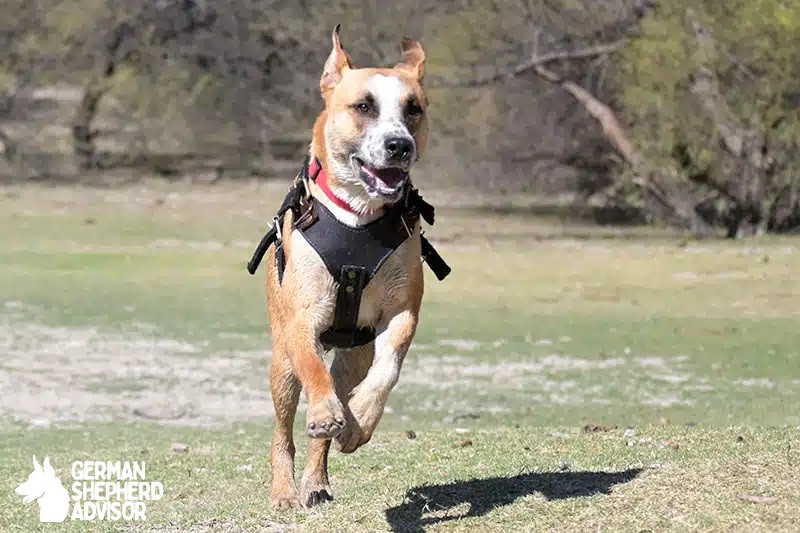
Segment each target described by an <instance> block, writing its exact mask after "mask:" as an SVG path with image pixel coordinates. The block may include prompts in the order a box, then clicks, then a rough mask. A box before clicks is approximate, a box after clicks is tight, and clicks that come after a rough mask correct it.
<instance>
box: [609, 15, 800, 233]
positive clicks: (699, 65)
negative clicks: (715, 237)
mask: <svg viewBox="0 0 800 533" xmlns="http://www.w3.org/2000/svg"><path fill="white" fill-rule="evenodd" d="M797 50H800V3H798V2H796V1H793V0H729V1H727V2H717V1H715V0H704V1H699V2H698V1H695V0H672V1H670V2H662V3H661V4H660V5H659V7H658V8H657V9H655V10H654V11H652V13H651V14H650V16H648V17H647V18H646V19H644V20H643V22H642V25H641V34H640V35H639V36H638V37H637V38H635V39H633V40H632V41H631V44H630V46H629V47H628V48H626V49H625V50H624V51H623V52H621V57H620V68H619V70H618V73H617V76H616V82H617V86H618V88H619V94H620V103H621V105H622V107H623V109H624V113H625V116H626V118H628V120H629V122H630V123H631V125H632V126H631V131H632V135H633V137H634V139H635V142H636V145H637V148H638V149H639V150H640V151H641V153H642V154H643V155H644V157H645V158H646V161H647V165H648V167H649V168H650V169H651V170H652V169H660V170H659V173H660V174H661V175H662V176H665V177H670V178H671V179H672V180H673V187H674V188H675V189H676V190H680V191H682V193H683V194H684V195H685V196H686V197H687V198H688V199H689V201H690V207H691V209H692V210H693V211H694V212H695V213H697V214H698V215H699V216H700V217H702V218H703V220H705V221H706V222H707V223H708V224H711V225H722V226H724V227H725V229H726V232H727V235H728V236H729V237H741V236H745V235H752V234H761V233H764V232H766V231H787V230H790V229H793V228H796V227H798V226H800V151H799V150H798V148H800V144H799V143H800V113H798V111H797V110H798V106H799V105H800V78H798V77H797V74H796V73H797V72H798V70H800V55H798V54H797Z"/></svg>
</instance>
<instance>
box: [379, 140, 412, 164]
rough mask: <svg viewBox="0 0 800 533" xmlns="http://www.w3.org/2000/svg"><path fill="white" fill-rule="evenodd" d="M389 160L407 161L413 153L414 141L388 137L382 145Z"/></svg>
mask: <svg viewBox="0 0 800 533" xmlns="http://www.w3.org/2000/svg"><path fill="white" fill-rule="evenodd" d="M383 146H384V147H385V148H386V153H387V154H388V155H389V159H391V160H393V161H401V160H403V159H407V158H408V157H409V156H410V155H411V153H412V152H413V151H414V141H412V140H411V139H409V138H407V137H389V138H388V139H386V141H385V142H384V143H383Z"/></svg>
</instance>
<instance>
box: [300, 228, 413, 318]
mask: <svg viewBox="0 0 800 533" xmlns="http://www.w3.org/2000/svg"><path fill="white" fill-rule="evenodd" d="M291 239H292V258H291V259H290V261H291V262H292V263H293V264H291V265H289V266H290V270H292V271H293V272H292V274H293V275H297V279H296V287H297V290H298V291H300V292H301V293H304V294H307V295H308V297H307V298H306V297H303V298H301V300H305V301H309V302H313V303H311V305H310V308H311V312H310V313H309V315H310V316H309V318H310V319H311V321H312V323H313V325H314V329H315V330H316V331H317V332H321V331H324V330H326V329H327V328H329V327H330V326H331V325H332V324H333V321H334V314H335V312H336V301H337V293H338V291H339V283H338V281H339V280H336V279H334V278H333V276H332V275H331V273H330V271H329V269H328V267H327V266H326V264H325V263H324V262H323V260H322V259H321V258H320V256H319V254H318V253H317V252H316V250H315V249H314V248H313V247H312V246H311V245H310V244H309V242H308V241H307V240H306V239H305V238H304V236H303V235H302V234H301V233H300V232H297V231H294V232H292V236H291ZM414 244H415V239H413V238H411V239H406V240H405V241H404V242H403V243H402V244H400V245H399V246H398V247H397V249H395V250H394V251H393V252H391V253H389V255H388V256H387V257H386V258H385V259H384V261H383V262H382V264H381V265H380V267H379V268H378V269H377V271H376V272H375V274H374V275H373V276H372V278H371V279H370V281H369V283H367V285H366V286H365V287H364V290H363V292H362V295H361V302H360V305H359V308H358V322H357V324H358V326H359V327H378V326H380V324H381V323H382V322H384V321H385V320H388V318H390V317H387V316H385V315H386V313H387V312H388V311H389V310H390V309H391V308H393V307H394V306H395V304H396V302H398V301H400V300H402V299H403V298H404V297H405V296H406V295H407V291H408V265H407V262H408V261H413V259H414V257H413V254H412V253H411V250H412V248H413V247H414ZM417 247H418V244H417ZM418 255H419V254H418V253H417V256H418Z"/></svg>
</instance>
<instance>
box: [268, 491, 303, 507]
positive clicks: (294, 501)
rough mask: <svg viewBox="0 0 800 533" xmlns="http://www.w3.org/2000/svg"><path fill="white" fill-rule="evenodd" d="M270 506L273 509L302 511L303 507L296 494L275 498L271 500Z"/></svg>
mask: <svg viewBox="0 0 800 533" xmlns="http://www.w3.org/2000/svg"><path fill="white" fill-rule="evenodd" d="M269 504H270V506H272V508H273V509H300V508H302V507H303V506H302V504H301V503H300V498H299V497H298V496H297V493H296V492H295V493H292V494H283V495H280V496H273V497H271V498H270V499H269Z"/></svg>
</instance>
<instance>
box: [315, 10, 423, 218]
mask: <svg viewBox="0 0 800 533" xmlns="http://www.w3.org/2000/svg"><path fill="white" fill-rule="evenodd" d="M401 50H402V55H401V59H400V62H399V63H398V64H397V65H395V66H394V67H392V68H355V67H353V64H352V62H351V60H350V56H349V55H348V54H347V52H345V51H344V49H343V48H342V45H341V42H340V41H339V26H336V28H335V29H334V30H333V49H332V50H331V53H330V56H329V57H328V60H327V61H326V63H325V68H324V70H323V72H322V77H321V79H320V90H321V92H322V97H323V98H324V100H325V113H324V124H321V125H320V131H318V132H317V135H318V136H321V137H322V139H321V140H323V141H324V145H325V151H326V155H327V160H328V164H329V165H330V166H331V167H332V170H333V174H334V178H333V179H335V180H336V181H338V185H340V186H341V187H343V188H345V189H347V191H348V192H349V193H350V195H351V196H353V197H355V198H353V199H354V200H361V202H359V203H361V204H362V205H363V206H365V207H368V206H370V205H371V206H375V205H381V204H385V203H390V202H393V201H396V200H397V199H398V198H399V197H400V194H401V192H402V189H403V185H404V184H405V182H406V180H407V179H408V171H409V170H410V168H411V166H412V165H413V164H414V162H415V161H416V160H417V159H418V158H419V156H420V154H421V153H422V151H423V150H424V148H425V141H426V136H427V118H426V107H427V105H428V102H427V99H426V97H425V92H424V91H423V88H422V78H423V75H424V69H425V52H424V51H423V49H422V46H421V45H420V44H419V43H418V42H417V41H414V40H412V39H408V38H406V39H403V42H402V47H401Z"/></svg>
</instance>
